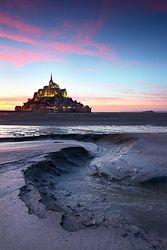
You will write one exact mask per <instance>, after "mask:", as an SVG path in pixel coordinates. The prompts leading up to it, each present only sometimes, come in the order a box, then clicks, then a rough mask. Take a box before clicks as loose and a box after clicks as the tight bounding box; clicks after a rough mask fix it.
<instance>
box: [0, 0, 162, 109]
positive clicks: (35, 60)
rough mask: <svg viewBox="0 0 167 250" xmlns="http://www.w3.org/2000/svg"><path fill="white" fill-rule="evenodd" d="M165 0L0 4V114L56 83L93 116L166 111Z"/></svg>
mask: <svg viewBox="0 0 167 250" xmlns="http://www.w3.org/2000/svg"><path fill="white" fill-rule="evenodd" d="M166 27H167V0H82V1H81V0H59V1H56V0H33V1H31V0H0V88H1V89H0V110H13V109H14V107H15V106H16V105H21V104H22V103H23V102H25V101H26V100H27V99H28V98H31V97H32V96H33V93H34V92H35V91H37V90H38V89H39V88H41V87H43V86H44V85H47V84H48V81H49V79H50V74H51V72H52V74H53V79H54V81H55V82H56V83H58V84H59V85H60V87H61V88H66V89H67V93H68V96H70V97H72V98H74V99H76V100H78V101H81V102H82V103H84V104H88V105H89V106H91V107H92V110H93V111H100V112H101V111H107V112H110V111H111V112H112V111H114V112H116V111H142V110H155V111H167V29H166Z"/></svg>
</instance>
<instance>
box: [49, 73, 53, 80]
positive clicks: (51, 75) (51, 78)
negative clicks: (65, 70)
mask: <svg viewBox="0 0 167 250" xmlns="http://www.w3.org/2000/svg"><path fill="white" fill-rule="evenodd" d="M49 82H53V79H52V72H51V76H50V81H49Z"/></svg>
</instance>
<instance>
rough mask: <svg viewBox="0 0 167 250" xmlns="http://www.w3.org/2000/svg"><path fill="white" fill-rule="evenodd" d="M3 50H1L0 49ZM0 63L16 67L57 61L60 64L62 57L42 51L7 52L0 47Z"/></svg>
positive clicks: (14, 50)
mask: <svg viewBox="0 0 167 250" xmlns="http://www.w3.org/2000/svg"><path fill="white" fill-rule="evenodd" d="M2 48H3V49H2ZM1 51H3V52H0V61H5V62H10V63H13V64H15V65H17V66H23V65H25V64H29V63H33V62H41V61H58V62H61V61H62V60H63V57H58V56H56V55H54V56H53V55H51V54H48V53H44V52H42V51H28V50H21V49H12V50H9V49H8V48H7V47H2V46H1Z"/></svg>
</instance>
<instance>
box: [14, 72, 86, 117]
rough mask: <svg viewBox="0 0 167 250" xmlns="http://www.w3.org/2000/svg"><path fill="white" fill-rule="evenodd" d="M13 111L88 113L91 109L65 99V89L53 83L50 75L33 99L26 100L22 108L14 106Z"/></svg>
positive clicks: (67, 98)
mask: <svg viewBox="0 0 167 250" xmlns="http://www.w3.org/2000/svg"><path fill="white" fill-rule="evenodd" d="M15 111H17V112H22V111H23V112H24V111H25V112H74V113H75V112H76V113H80V112H81V113H83V112H84V113H90V112H91V108H90V107H89V106H87V105H86V106H85V105H83V104H82V103H80V102H77V101H76V100H75V101H74V100H73V99H72V98H70V97H67V91H66V89H60V87H59V85H58V84H56V83H54V81H53V79H52V74H51V78H50V81H49V85H47V86H44V88H43V89H39V90H38V91H37V92H35V93H34V96H33V98H32V99H31V98H30V99H28V101H27V102H26V103H24V104H23V106H16V107H15Z"/></svg>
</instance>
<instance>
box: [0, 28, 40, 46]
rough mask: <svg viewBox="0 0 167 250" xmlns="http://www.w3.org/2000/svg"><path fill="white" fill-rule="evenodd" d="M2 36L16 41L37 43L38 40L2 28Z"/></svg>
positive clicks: (0, 31)
mask: <svg viewBox="0 0 167 250" xmlns="http://www.w3.org/2000/svg"><path fill="white" fill-rule="evenodd" d="M0 37H1V38H6V39H10V40H13V41H16V42H23V43H30V44H37V41H35V39H33V38H31V37H27V36H24V35H20V34H12V33H11V32H9V31H4V30H2V29H0Z"/></svg>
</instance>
